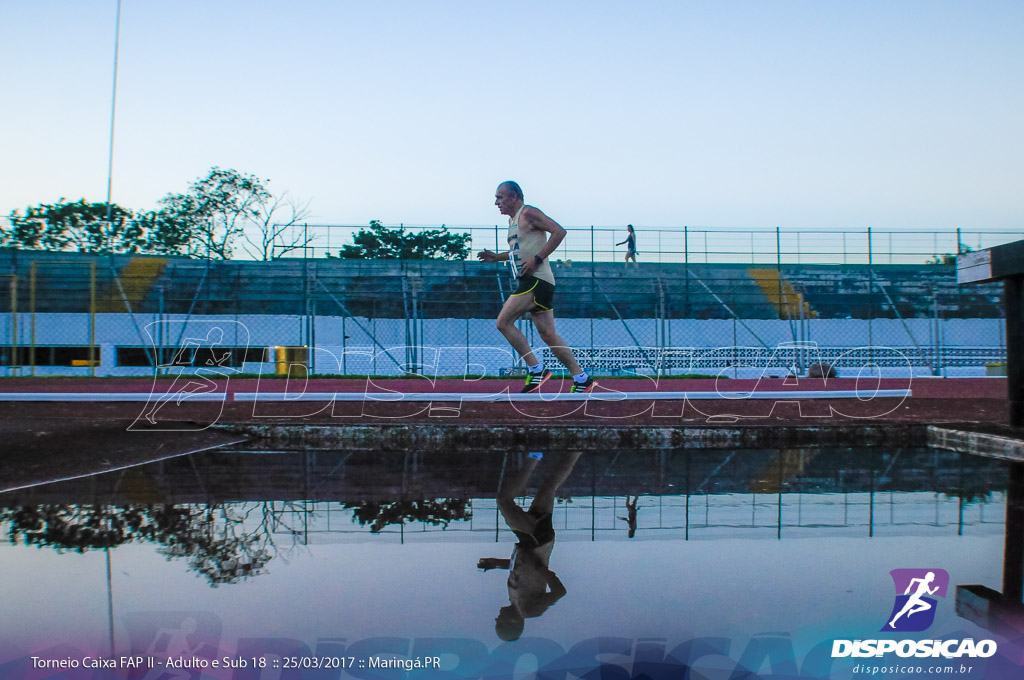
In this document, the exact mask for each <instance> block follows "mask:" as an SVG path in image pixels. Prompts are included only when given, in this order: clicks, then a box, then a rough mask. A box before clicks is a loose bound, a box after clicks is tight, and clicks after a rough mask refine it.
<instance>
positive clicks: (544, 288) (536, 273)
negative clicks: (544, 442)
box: [477, 182, 597, 392]
mask: <svg viewBox="0 0 1024 680" xmlns="http://www.w3.org/2000/svg"><path fill="white" fill-rule="evenodd" d="M494 204H495V205H496V206H498V210H499V211H501V214H502V215H508V246H509V250H508V252H506V253H492V252H491V251H490V250H484V251H483V252H481V253H478V254H477V257H478V258H480V259H481V260H482V261H484V262H500V261H504V260H507V261H508V262H509V264H510V265H511V267H512V277H513V278H514V279H515V280H516V282H517V284H518V287H517V288H516V290H515V291H514V292H513V293H512V295H510V296H509V298H508V300H506V301H505V304H504V306H503V307H502V308H501V312H500V313H499V314H498V330H499V331H501V334H502V335H504V336H505V339H506V340H508V341H509V344H511V345H512V347H513V348H514V349H515V350H516V351H517V352H519V354H520V355H521V356H522V357H523V361H525V362H526V367H527V369H528V371H529V372H528V373H527V374H526V385H525V386H524V387H523V390H522V391H523V392H536V391H537V390H539V389H540V386H541V385H543V384H544V383H545V382H546V381H547V380H548V379H549V378H551V371H549V370H547V369H546V368H544V365H543V363H542V362H541V361H540V360H538V359H537V356H536V355H535V354H534V353H533V350H532V349H531V348H530V343H529V341H528V340H527V339H526V336H525V335H523V333H522V331H520V330H519V329H518V328H516V321H517V320H518V319H519V317H521V316H522V315H523V314H525V313H527V312H530V314H531V316H532V318H533V325H534V326H535V327H536V328H537V332H538V333H539V334H540V337H541V339H542V340H543V341H544V342H545V343H547V345H548V347H550V348H551V352H552V353H553V354H554V355H555V356H556V357H557V358H558V360H559V361H561V362H562V364H563V365H564V366H565V367H566V368H567V369H569V373H570V374H571V375H572V390H571V391H572V392H590V391H591V390H593V389H594V387H595V386H596V385H597V383H596V382H595V381H594V380H593V378H591V377H590V376H588V375H587V374H586V373H585V372H584V371H583V369H582V368H581V367H580V365H579V363H577V361H576V359H575V357H573V355H572V350H571V349H570V348H569V347H568V346H567V345H566V344H565V341H564V340H562V338H561V337H560V336H559V335H558V333H557V332H556V331H555V313H554V307H553V304H554V303H553V301H552V300H553V298H554V295H555V276H554V274H552V272H551V264H550V263H549V262H548V257H550V256H551V253H553V252H554V251H555V248H557V247H558V244H560V243H561V242H562V239H564V238H565V229H563V228H562V227H561V226H560V225H559V224H558V223H557V222H555V221H554V220H553V219H551V218H550V217H548V216H547V215H545V214H544V213H543V212H541V211H540V210H538V209H537V208H534V207H533V206H531V205H525V204H524V203H523V190H522V189H520V188H519V185H518V184H516V183H515V182H502V183H501V184H499V185H498V190H497V191H495V192H494Z"/></svg>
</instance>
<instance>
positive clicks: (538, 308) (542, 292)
mask: <svg viewBox="0 0 1024 680" xmlns="http://www.w3.org/2000/svg"><path fill="white" fill-rule="evenodd" d="M527 293H533V307H532V308H531V309H530V311H531V312H550V311H551V310H552V309H554V306H553V305H554V299H555V284H553V283H548V282H547V281H544V280H542V279H538V278H537V277H536V276H534V275H532V274H527V275H526V276H523V277H520V279H519V287H518V288H516V291H515V292H514V293H512V297H518V296H520V295H526V294H527Z"/></svg>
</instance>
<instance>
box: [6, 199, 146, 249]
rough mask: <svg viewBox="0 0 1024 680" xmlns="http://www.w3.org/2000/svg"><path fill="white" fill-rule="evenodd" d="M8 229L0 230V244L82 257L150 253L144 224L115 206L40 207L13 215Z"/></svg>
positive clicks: (61, 203)
mask: <svg viewBox="0 0 1024 680" xmlns="http://www.w3.org/2000/svg"><path fill="white" fill-rule="evenodd" d="M9 219H10V226H9V227H3V226H0V244H2V245H5V246H15V247H19V248H27V249H33V250H62V251H74V252H81V253H142V252H147V251H148V250H149V243H148V232H147V224H146V223H145V222H144V221H140V220H138V219H136V217H135V215H134V214H133V213H132V211H131V210H128V209H126V208H122V207H121V206H119V205H116V204H110V206H109V210H108V206H107V204H106V203H87V202H86V200H85V199H84V198H83V199H79V200H78V201H75V202H74V203H66V202H65V201H64V199H63V198H62V199H60V200H59V201H57V202H56V203H54V204H52V205H49V204H40V205H37V206H35V207H30V208H27V209H26V210H25V214H24V215H22V214H21V213H19V212H18V211H16V210H15V211H13V212H12V213H11V214H10V216H9Z"/></svg>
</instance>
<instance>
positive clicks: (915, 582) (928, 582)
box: [882, 569, 949, 633]
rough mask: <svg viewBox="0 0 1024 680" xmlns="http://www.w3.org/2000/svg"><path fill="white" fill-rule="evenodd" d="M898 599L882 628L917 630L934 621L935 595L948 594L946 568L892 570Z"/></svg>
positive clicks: (902, 630) (888, 629)
mask: <svg viewBox="0 0 1024 680" xmlns="http://www.w3.org/2000/svg"><path fill="white" fill-rule="evenodd" d="M889 575H890V576H892V580H893V584H894V585H895V586H896V602H895V603H894V604H893V606H892V613H891V614H889V621H888V623H886V624H885V626H884V627H883V628H882V630H883V631H899V632H901V633H917V632H920V631H922V630H927V629H928V627H929V626H931V625H932V622H933V621H935V605H936V604H938V601H937V600H936V599H935V597H945V596H946V589H947V588H948V587H949V573H948V572H947V571H946V570H945V569H893V570H892V571H890V572H889Z"/></svg>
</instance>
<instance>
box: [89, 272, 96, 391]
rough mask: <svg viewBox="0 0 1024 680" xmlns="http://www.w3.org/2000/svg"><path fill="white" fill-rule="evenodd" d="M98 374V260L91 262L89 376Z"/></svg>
mask: <svg viewBox="0 0 1024 680" xmlns="http://www.w3.org/2000/svg"><path fill="white" fill-rule="evenodd" d="M95 375H96V261H95V260H93V261H92V262H90V263H89V376H90V377H92V376H95Z"/></svg>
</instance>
